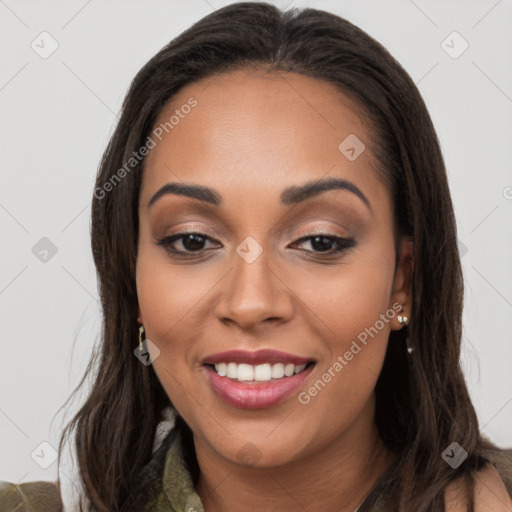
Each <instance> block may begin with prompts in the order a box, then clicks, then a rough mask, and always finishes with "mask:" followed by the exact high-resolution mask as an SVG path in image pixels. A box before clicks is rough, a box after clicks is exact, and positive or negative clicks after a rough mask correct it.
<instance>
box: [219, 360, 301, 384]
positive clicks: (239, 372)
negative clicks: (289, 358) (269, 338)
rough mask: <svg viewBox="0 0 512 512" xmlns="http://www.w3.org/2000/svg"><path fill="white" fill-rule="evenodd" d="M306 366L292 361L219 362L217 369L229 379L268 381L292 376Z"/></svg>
mask: <svg viewBox="0 0 512 512" xmlns="http://www.w3.org/2000/svg"><path fill="white" fill-rule="evenodd" d="M304 368H306V365H305V364H301V365H294V364H291V363H288V364H286V365H285V364H283V363H276V364H272V365H271V364H270V363H264V364H258V365H251V364H245V363H240V364H237V363H218V364H216V365H215V371H216V372H217V373H218V374H219V375H220V376H221V377H228V378H229V379H238V381H240V382H243V381H254V382H268V381H269V380H271V379H282V378H283V377H285V376H286V377H291V376H292V375H295V374H297V373H300V372H302V371H303V370H304Z"/></svg>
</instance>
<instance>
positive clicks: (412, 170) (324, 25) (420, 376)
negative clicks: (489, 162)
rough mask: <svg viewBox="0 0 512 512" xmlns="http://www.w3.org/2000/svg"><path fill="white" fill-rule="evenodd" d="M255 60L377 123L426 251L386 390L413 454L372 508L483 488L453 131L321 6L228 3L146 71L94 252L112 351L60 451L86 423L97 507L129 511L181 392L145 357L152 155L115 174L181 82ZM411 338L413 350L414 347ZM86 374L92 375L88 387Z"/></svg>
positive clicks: (434, 504) (403, 225)
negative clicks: (477, 479)
mask: <svg viewBox="0 0 512 512" xmlns="http://www.w3.org/2000/svg"><path fill="white" fill-rule="evenodd" d="M248 66H258V67H261V66H263V67H265V68H267V69H268V70H270V71H272V70H284V71H289V72H295V73H301V74H303V75H307V76H309V77H313V78H317V79H321V80H325V81H328V82H330V83H332V84H334V85H336V86H337V87H338V88H339V89H340V90H341V91H342V92H343V93H344V94H346V95H347V96H348V97H349V98H351V99H352V101H353V102H354V104H356V105H358V106H359V107H360V109H362V112H363V113H364V115H365V118H367V121H368V122H369V124H370V127H371V129H372V132H373V136H374V137H373V143H372V147H371V150H372V152H373V154H374V155H375V157H376V159H377V160H378V162H379V167H380V176H381V177H382V179H384V180H385V182H386V184H387V185H388V187H389V190H390V192H391V195H392V198H393V200H394V215H395V231H396V233H397V236H407V237H410V238H411V239H412V240H413V241H414V260H415V267H414V275H413V305H412V312H411V315H410V316H411V318H410V324H409V326H408V327H406V328H404V329H402V330H400V331H393V332H392V333H391V334H390V343H389V345H388V352H387V355H386V359H385V362H384V367H383V370H382V373H381V375H380V377H379V380H378V383H377V386H376V422H377V426H378V429H379V432H380V435H381V437H382V439H383V440H384V442H385V443H386V444H387V446H388V447H389V448H390V449H392V450H393V451H395V452H396V453H398V454H399V458H398V464H397V466H396V468H395V471H394V473H393V478H390V479H389V481H388V482H387V487H386V493H385V494H383V497H382V498H381V505H380V506H382V507H383V508H380V506H379V508H377V505H375V507H372V508H371V510H377V509H378V510H382V509H385V510H394V511H398V512H405V511H410V510H415V511H417V512H422V511H432V512H435V511H440V510H444V506H443V493H444V489H445V488H446V486H447V485H448V484H449V483H450V482H452V481H453V480H455V479H456V478H458V477H465V480H466V482H467V484H468V494H469V495H472V486H473V475H474V474H475V473H476V471H477V470H478V469H480V468H481V467H482V465H483V464H484V462H485V461H484V459H483V458H482V455H483V453H484V445H483V441H482V439H481V437H480V434H479V429H478V422H477V417H476V414H475V410H474V408H473V405H472V403H471V400H470V397H469V394H468V390H467V387H466V384H465V381H464V377H463V374H462V371H461V368H460V366H459V355H460V343H461V324H462V300H463V279H462V272H461V265H460V259H459V253H458V247H457V236H456V223H455V218H454V213H453V207H452V202H451V197H450V193H449V189H448V183H447V177H446V170H445V166H444V162H443V158H442V155H441V150H440V147H439V142H438V140H437V136H436V133H435V130H434V127H433V124H432V121H431V119H430V116H429V114H428V112H427V109H426V106H425V104H424V102H423V100H422V98H421V96H420V93H419V92H418V89H417V88H416V86H415V84H414V83H413V81H412V80H411V79H410V77H409V76H408V74H407V73H406V72H405V71H404V69H403V68H402V67H401V66H400V65H399V64H398V63H397V61H396V60H395V59H394V58H393V57H392V56H391V55H390V54H389V53H388V52H387V50H386V49H385V48H384V47H383V46H381V45H380V44H379V43H378V42H376V41H375V40H374V39H372V38H371V37H370V36H368V35H367V34H366V33H365V32H363V31H362V30H360V29H359V28H357V27H355V26H354V25H352V24H351V23H349V22H348V21H346V20H344V19H342V18H340V17H338V16H335V15H333V14H330V13H327V12H323V11H320V10H315V9H293V10H290V11H287V12H282V11H280V10H279V9H278V8H276V7H275V6H272V5H270V4H266V3H253V2H248V3H238V4H232V5H229V6H227V7H225V8H222V9H219V10H217V11H215V12H213V13H212V14H210V15H208V16H206V17H204V18H203V19H201V20H200V21H199V22H197V23H196V24H194V25H193V26H192V27H190V28H189V29H188V30H186V31H185V32H183V33H182V34H181V35H179V36H178V37H177V38H175V39H174V40H172V41H171V42H170V43H169V44H168V45H167V46H165V47H164V48H163V49H162V50H161V51H160V52H158V54H157V55H155V56H154V57H153V58H152V59H151V60H150V61H149V62H148V63H147V64H146V65H145V66H144V67H143V68H142V69H141V70H140V71H139V73H138V74H137V75H136V76H135V78H134V80H133V81H132V83H131V86H130V88H129V91H128V93H127V96H126V98H125V100H124V103H123V107H122V112H121V116H120V118H119V121H118V124H117V127H116V129H115V132H114V133H113V135H112V138H111V140H110V142H109V144H108V147H107V148H106V150H105V153H104V155H103V158H102V161H101V164H100V166H99V170H98V174H97V179H96V188H95V193H94V197H93V200H92V223H91V241H92V252H93V256H94V262H95V265H96V269H97V275H98V282H99V293H100V297H101V305H102V309H103V326H102V336H101V344H100V346H99V349H98V350H99V352H98V354H97V356H95V357H93V358H92V359H91V361H90V364H89V366H88V368H87V372H86V375H87V374H93V375H94V379H95V380H94V383H93V385H92V390H91V391H90V394H89V396H88V397H87V399H86V400H85V403H84V404H83V405H82V407H81V409H80V410H79V411H78V413H77V414H76V415H75V416H74V417H73V419H72V420H71V421H70V422H69V424H68V425H67V427H66V429H65V431H64V433H63V436H62V438H61V443H60V449H61V450H62V447H63V443H64V442H65V441H66V439H67V438H68V436H69V434H71V433H72V432H73V431H74V433H75V450H76V455H77V461H78V465H79V472H80V477H81V479H82V485H83V487H84V491H85V496H84V498H85V500H86V502H88V504H89V505H88V506H92V507H93V508H94V510H96V511H98V512H103V511H108V512H112V511H121V510H126V508H127V507H128V505H129V504H128V503H127V499H128V496H129V491H130V488H131V486H132V485H133V483H134V482H135V481H136V479H137V475H138V474H139V472H140V471H141V468H142V467H143V466H144V465H145V464H147V462H148V461H149V459H150V457H151V453H152V446H153V441H154V438H155V429H156V425H157V423H158V422H159V421H160V420H161V419H162V411H163V410H164V408H165V407H166V406H169V404H170V403H169V399H168V397H167V396H166V394H165V392H164V391H163V388H162V386H161V385H160V382H159V380H158V378H157V376H156V374H155V372H154V370H153V368H152V366H147V367H146V366H144V365H142V364H141V363H140V362H139V361H138V360H137V359H136V358H135V357H134V355H133V350H134V348H135V347H136V346H137V339H138V338H137V335H138V324H137V290H136V286H135V262H136V258H137V242H138V226H139V219H138V200H139V191H140V183H141V173H142V171H143V160H141V161H140V162H136V163H135V165H133V166H132V167H130V168H129V170H128V171H127V172H125V173H124V174H126V175H125V176H123V178H122V179H121V180H118V181H116V182H115V183H113V182H112V181H110V182H111V184H112V186H111V187H105V184H106V183H107V182H109V180H112V177H113V175H114V174H116V172H117V171H118V170H119V169H121V168H123V166H124V165H125V163H126V162H127V161H129V159H130V157H131V156H132V155H133V153H134V152H137V151H138V150H139V149H140V148H141V147H142V146H144V144H145V143H146V140H147V138H148V136H149V135H150V133H151V130H152V129H153V127H154V123H155V121H156V119H157V116H158V114H159V113H160V111H161V109H162V107H163V106H164V104H166V102H167V101H168V100H169V99H170V98H172V97H173V95H175V94H176V93H177V92H178V91H179V90H180V89H181V88H183V87H184V86H186V85H187V84H190V83H192V82H194V81H197V80H199V79H201V78H205V77H209V76H213V75H215V74H218V73H223V72H226V71H229V70H234V69H239V68H243V67H248ZM132 163H133V162H132ZM125 169H126V167H125ZM107 189H108V190H107ZM406 336H407V337H408V338H409V343H410V345H411V346H412V347H413V348H414V349H415V350H414V352H413V353H412V355H408V353H407V351H406V350H405V337H406ZM84 381H85V376H84V379H83V380H82V382H81V384H80V385H79V386H81V385H82V384H83V382H84ZM454 441H455V442H457V443H458V444H459V445H460V446H462V447H463V448H464V449H465V450H466V451H467V452H468V454H469V456H468V458H467V460H466V461H465V462H464V463H463V464H462V465H461V466H459V467H458V468H457V469H452V468H451V467H450V466H449V465H448V464H447V463H446V462H445V461H444V460H443V459H442V457H441V454H442V452H443V451H444V450H445V449H446V448H447V447H448V446H449V445H450V444H451V443H452V442H454ZM470 510H473V506H472V505H471V507H470Z"/></svg>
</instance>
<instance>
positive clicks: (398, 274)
mask: <svg viewBox="0 0 512 512" xmlns="http://www.w3.org/2000/svg"><path fill="white" fill-rule="evenodd" d="M413 273H414V243H413V241H412V240H411V239H410V238H402V240H401V241H400V247H399V255H398V263H397V267H396V270H395V277H394V281H393V292H392V294H391V304H390V307H391V306H392V305H393V304H395V307H396V303H398V304H400V305H401V306H402V308H401V310H400V311H399V312H398V313H399V314H402V315H405V316H407V317H409V318H410V317H411V311H412V277H413ZM397 316H398V315H395V317H394V318H393V320H392V322H391V329H392V330H395V331H397V330H400V329H401V328H402V326H401V325H400V324H399V323H398V319H397Z"/></svg>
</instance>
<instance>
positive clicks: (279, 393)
mask: <svg viewBox="0 0 512 512" xmlns="http://www.w3.org/2000/svg"><path fill="white" fill-rule="evenodd" d="M204 368H205V369H206V373H207V375H208V378H209V380H210V384H211V385H212V387H213V390H214V391H215V392H216V393H217V394H218V395H219V396H220V397H221V398H222V399H223V400H224V401H225V402H227V403H228V404H229V405H232V406H233V407H238V408H240V409H263V408H265V407H270V406H271V405H275V404H278V403H279V402H282V401H283V400H285V399H286V398H288V397H289V396H290V395H292V394H293V393H294V392H296V391H298V390H299V389H300V388H301V386H302V385H303V384H304V381H305V380H306V379H307V378H308V376H309V374H310V373H311V372H312V370H313V368H314V365H311V366H309V367H308V368H306V369H305V370H303V371H302V372H300V373H296V374H295V375H292V376H291V377H283V378H282V379H276V380H271V381H267V382H258V383H254V382H253V383H248V382H239V381H238V380H235V379H229V378H228V377H221V376H220V375H219V374H218V373H217V372H216V371H215V370H214V369H213V368H211V367H210V366H205V367H204Z"/></svg>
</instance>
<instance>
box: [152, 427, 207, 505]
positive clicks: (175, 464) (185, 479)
mask: <svg viewBox="0 0 512 512" xmlns="http://www.w3.org/2000/svg"><path fill="white" fill-rule="evenodd" d="M162 484H163V485H162V490H163V492H164V494H165V496H166V497H167V499H168V501H169V504H170V507H171V508H170V511H172V512H204V508H203V504H202V503H201V498H200V497H199V495H198V494H197V492H196V491H195V489H194V485H193V483H192V477H191V475H190V472H189V470H188V468H187V467H186V464H185V459H184V456H183V448H182V437H181V431H180V430H177V432H176V437H175V439H174V442H173V443H172V445H171V447H170V448H169V450H168V452H167V456H166V461H165V466H164V471H163V476H162ZM162 512H164V511H162Z"/></svg>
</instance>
